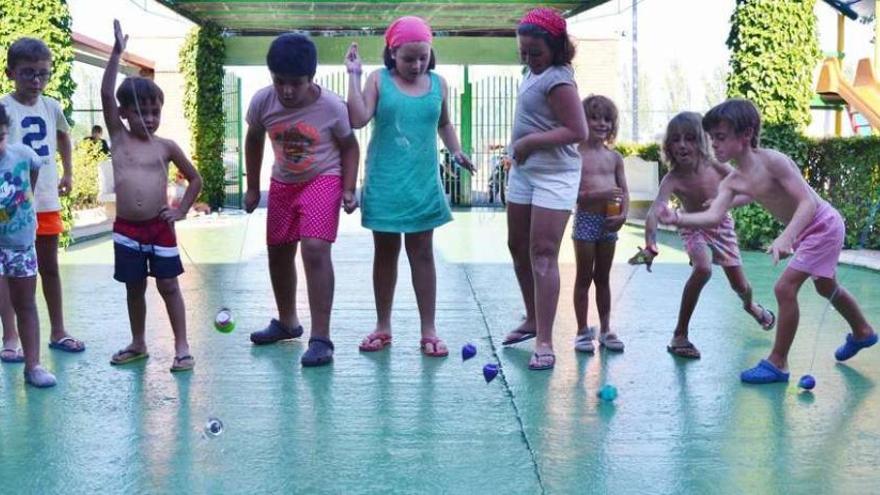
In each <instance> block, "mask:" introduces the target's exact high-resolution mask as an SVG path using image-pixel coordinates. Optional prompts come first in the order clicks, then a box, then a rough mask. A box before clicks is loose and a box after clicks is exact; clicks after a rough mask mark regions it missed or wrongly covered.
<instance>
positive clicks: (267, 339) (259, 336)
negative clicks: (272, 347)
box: [251, 318, 303, 345]
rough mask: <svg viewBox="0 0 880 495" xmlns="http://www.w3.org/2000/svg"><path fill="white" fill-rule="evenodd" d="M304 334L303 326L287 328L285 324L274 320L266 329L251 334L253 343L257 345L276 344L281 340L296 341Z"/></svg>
mask: <svg viewBox="0 0 880 495" xmlns="http://www.w3.org/2000/svg"><path fill="white" fill-rule="evenodd" d="M302 334H303V327H302V325H299V326H297V327H296V328H287V327H285V326H284V324H283V323H281V322H280V321H278V320H276V319H275V318H272V321H270V322H269V325H267V326H266V328H264V329H262V330H260V331H257V332H253V333H251V342H253V343H254V344H256V345H266V344H274V343H275V342H278V341H281V340H290V339H295V338H298V337H300V336H302Z"/></svg>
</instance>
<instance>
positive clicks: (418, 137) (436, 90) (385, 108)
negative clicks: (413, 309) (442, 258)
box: [345, 16, 474, 357]
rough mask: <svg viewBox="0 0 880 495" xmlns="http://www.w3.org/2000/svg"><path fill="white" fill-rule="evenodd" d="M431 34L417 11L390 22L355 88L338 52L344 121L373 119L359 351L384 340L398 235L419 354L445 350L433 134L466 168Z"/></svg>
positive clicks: (351, 55)
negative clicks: (369, 256)
mask: <svg viewBox="0 0 880 495" xmlns="http://www.w3.org/2000/svg"><path fill="white" fill-rule="evenodd" d="M431 39H432V37H431V28H430V26H428V25H427V23H425V21H424V20H422V19H421V18H419V17H413V16H406V17H401V18H399V19H397V20H396V21H394V22H393V23H392V24H391V25H390V26H389V27H388V29H387V30H386V31H385V45H386V46H385V53H384V58H385V68H384V69H380V70H377V71H375V72H373V73H372V74H370V76H369V77H368V78H367V81H366V84H365V85H364V86H365V87H364V88H363V90H361V75H362V64H361V60H360V56H359V55H358V48H357V44H356V43H353V44H352V45H351V47H350V48H349V50H348V54H347V55H346V58H345V66H346V69H347V70H348V74H349V86H348V113H349V117H350V118H351V125H352V127H355V128H361V127H364V126H365V125H367V123H368V122H369V121H370V120H371V119H373V118H374V117H375V122H374V124H373V135H372V138H371V139H370V145H369V148H368V150H367V162H366V178H365V180H364V187H363V194H362V200H361V202H362V205H361V215H362V223H363V225H364V227H366V228H368V229H370V230H372V231H373V243H374V246H375V256H374V258H373V293H374V296H375V298H376V314H377V321H376V328H375V329H374V331H373V332H371V333H370V334H369V335H367V336H366V337H364V340H363V341H362V342H361V344H360V350H361V351H364V352H372V351H380V350H382V349H384V348H385V346H387V345H390V344H391V306H392V303H393V300H394V286H395V285H396V283H397V258H398V255H399V254H400V244H401V234H403V238H404V244H405V246H406V254H407V257H408V258H409V264H410V267H411V269H412V279H413V286H414V288H415V293H416V300H417V303H418V307H419V318H420V320H421V331H422V338H421V342H420V347H421V350H422V353H424V354H425V355H427V356H434V357H443V356H446V355H448V354H449V351H448V349H447V348H446V344H444V343H443V341H442V340H440V338H439V337H438V336H437V329H436V327H435V325H434V312H435V311H434V310H435V305H436V298H437V274H436V271H435V268H434V247H433V235H434V229H435V228H437V227H439V226H441V225H443V224H445V223H447V222H449V221H450V220H452V213H451V212H450V211H449V206H448V205H447V203H446V197H445V195H444V193H443V189H442V185H441V183H440V174H439V166H438V156H437V135H438V134H439V135H440V138H441V139H442V140H443V144H444V145H445V146H446V149H448V150H450V151H451V152H452V154H453V157H454V158H455V160H456V161H457V162H458V163H459V164H460V165H461V166H463V167H464V168H466V169H468V170H471V171H473V170H474V168H473V165H472V164H471V162H470V159H469V158H468V157H467V156H466V155H464V154H463V153H462V152H461V145H460V144H459V141H458V138H457V137H456V135H455V128H454V127H453V126H452V123H451V122H450V120H449V112H448V108H447V103H446V100H447V94H448V89H447V85H446V81H445V80H444V79H443V78H442V77H440V76H438V75H437V74H435V73H434V72H432V70H433V69H434V64H435V60H434V52H433V50H432V49H431Z"/></svg>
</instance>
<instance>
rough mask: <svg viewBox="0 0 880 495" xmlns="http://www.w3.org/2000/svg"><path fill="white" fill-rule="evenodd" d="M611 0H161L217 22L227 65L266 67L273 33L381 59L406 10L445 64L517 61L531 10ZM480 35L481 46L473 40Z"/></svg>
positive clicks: (198, 19) (329, 53)
mask: <svg viewBox="0 0 880 495" xmlns="http://www.w3.org/2000/svg"><path fill="white" fill-rule="evenodd" d="M608 1H609V0H585V1H571V0H568V1H564V0H549V1H544V2H541V1H537V2H536V1H534V0H435V1H427V0H360V1H356V0H313V1H310V2H303V1H291V0H261V1H256V0H158V2H159V3H161V4H163V5H165V6H167V7H169V8H171V9H172V10H174V11H175V12H177V13H179V14H180V15H182V16H184V17H186V18H188V19H190V20H192V21H193V22H195V23H197V24H200V25H201V24H205V23H208V22H211V23H214V24H217V25H218V26H220V27H221V28H222V29H223V30H224V32H226V33H228V34H229V35H230V36H229V38H227V40H226V63H227V65H259V64H262V63H263V60H264V58H265V54H266V49H267V48H268V45H269V42H270V41H271V39H272V37H273V36H274V35H277V34H279V33H283V32H286V31H305V32H309V33H310V34H312V36H313V38H314V40H315V43H316V45H317V46H318V53H319V56H320V60H319V63H331V64H338V63H340V61H341V60H342V59H343V56H344V55H345V51H346V50H347V49H348V45H349V43H351V41H352V40H351V37H357V38H358V43H359V44H361V46H362V47H363V49H362V50H361V54H362V57H363V58H364V62H366V63H381V59H380V55H381V53H382V46H383V41H382V37H381V35H382V34H383V33H384V30H385V27H386V26H388V24H390V23H391V22H392V21H393V20H394V19H396V18H397V17H400V16H402V15H417V16H420V17H423V18H424V19H425V20H427V21H428V23H429V24H430V25H431V27H432V28H433V29H434V32H435V34H436V36H437V37H436V39H435V43H434V46H435V48H436V49H437V51H438V53H442V60H443V63H444V64H517V63H519V61H518V60H517V59H516V51H515V50H513V49H511V44H510V39H509V38H510V37H512V36H514V31H515V27H516V23H517V22H518V21H519V19H520V18H521V17H522V15H523V14H524V13H525V12H526V11H527V10H529V9H531V8H534V7H536V6H544V7H552V8H555V9H557V10H559V11H560V12H563V13H564V14H565V15H566V16H572V15H575V14H578V13H580V12H583V11H586V10H589V9H591V8H593V7H596V6H597V5H601V4H603V3H606V2H608ZM475 36H479V37H480V43H479V45H475V44H474V40H473V39H472V38H473V37H475Z"/></svg>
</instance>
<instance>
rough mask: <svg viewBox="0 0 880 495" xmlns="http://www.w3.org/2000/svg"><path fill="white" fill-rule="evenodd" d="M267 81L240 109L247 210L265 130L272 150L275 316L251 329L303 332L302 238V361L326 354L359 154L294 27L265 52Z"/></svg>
mask: <svg viewBox="0 0 880 495" xmlns="http://www.w3.org/2000/svg"><path fill="white" fill-rule="evenodd" d="M266 62H267V65H268V66H269V71H270V72H271V73H272V81H273V85H272V86H267V87H265V88H263V89H261V90H260V91H258V92H257V93H256V94H255V95H254V98H253V99H252V100H251V103H250V108H249V109H248V113H247V122H248V126H249V127H248V132H247V139H246V140H245V157H246V160H247V178H248V188H247V194H246V196H245V208H246V209H247V211H248V213H250V212H252V211H253V210H254V208H256V207H257V204H258V203H259V199H260V166H261V165H262V161H263V144H264V143H265V139H266V133H267V132H268V134H269V139H270V140H271V141H272V147H273V149H274V150H275V163H274V165H273V167H272V182H271V185H270V186H269V208H268V214H267V227H266V238H267V244H268V249H269V276H270V278H271V279H272V290H273V292H274V294H275V303H276V305H277V307H278V319H272V320H271V321H270V323H269V325H268V326H267V327H266V328H265V329H263V330H260V331H259V332H254V333H252V334H251V341H252V342H253V343H254V344H270V343H273V342H278V341H279V340H285V339H292V338H296V337H299V336H300V335H302V333H303V327H302V325H300V322H299V317H298V316H297V314H296V267H295V265H294V258H295V256H296V248H297V245H301V246H302V259H303V266H304V268H305V272H306V284H307V285H308V292H309V310H310V312H311V316H312V331H311V338H310V339H309V347H308V350H306V352H305V353H304V354H303V356H302V359H301V363H302V365H303V366H320V365H323V364H328V363H330V362H331V361H332V360H333V350H334V346H333V342H332V341H331V340H330V310H331V308H332V306H333V289H334V273H333V261H332V259H331V248H332V246H333V242H335V241H336V233H337V230H338V229H339V206H340V204H343V205H344V207H345V211H346V212H347V213H351V212H352V211H354V209H355V208H356V207H357V201H356V200H355V195H354V191H355V183H356V182H357V168H358V160H359V158H360V155H359V148H358V143H357V139H356V138H355V137H354V134H353V133H352V130H351V125H350V124H349V119H348V112H347V110H346V107H345V103H344V102H343V101H342V98H341V97H340V96H338V95H336V94H334V93H331V92H330V91H327V90H326V89H324V88H322V87H321V86H318V85H317V84H315V82H314V81H313V78H314V77H315V72H316V70H317V66H318V55H317V50H316V48H315V44H314V43H312V40H310V39H309V38H308V37H306V36H303V35H301V34H283V35H281V36H279V37H278V38H276V39H275V40H274V41H273V42H272V45H271V46H270V47H269V53H268V55H267V56H266Z"/></svg>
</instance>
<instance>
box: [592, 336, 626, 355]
mask: <svg viewBox="0 0 880 495" xmlns="http://www.w3.org/2000/svg"><path fill="white" fill-rule="evenodd" d="M598 340H599V345H600V346H602V347H604V348H606V349H608V350H609V351H612V352H623V341H622V340H620V339H619V338H618V337H617V334H615V333H613V332H608V333H600V334H599V339H598Z"/></svg>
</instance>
